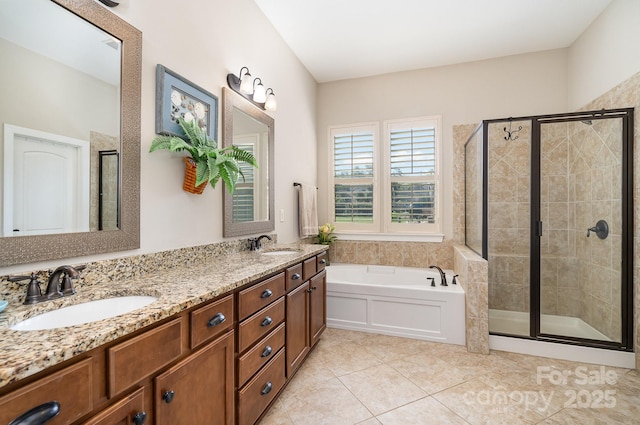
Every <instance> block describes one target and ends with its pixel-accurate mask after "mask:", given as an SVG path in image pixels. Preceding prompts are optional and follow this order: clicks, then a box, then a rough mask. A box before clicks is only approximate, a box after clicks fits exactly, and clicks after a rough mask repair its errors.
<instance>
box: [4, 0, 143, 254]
mask: <svg viewBox="0 0 640 425" xmlns="http://www.w3.org/2000/svg"><path fill="white" fill-rule="evenodd" d="M27 5H28V6H27ZM19 7H28V8H29V13H30V15H29V18H27V19H29V22H30V25H29V26H28V27H27V28H26V29H27V30H29V29H30V28H33V27H34V26H37V27H38V28H40V29H42V32H44V31H45V30H44V25H43V26H42V27H41V26H40V25H38V22H42V23H47V25H46V26H47V27H48V28H50V30H49V31H50V32H51V33H53V32H55V31H56V30H55V28H65V29H66V30H68V31H67V32H68V34H66V35H67V42H64V41H63V39H62V38H58V37H57V36H56V37H53V36H52V34H51V33H50V34H48V36H47V33H44V37H40V40H31V41H29V42H26V41H24V40H25V39H24V37H23V36H22V35H20V30H21V28H22V30H23V32H24V27H25V25H21V24H17V25H13V28H12V29H10V28H9V25H2V27H3V29H2V30H0V48H4V49H5V50H4V52H3V53H2V56H3V59H6V61H7V63H10V62H13V63H15V64H18V63H19V62H18V61H19V60H24V61H25V62H27V61H29V60H33V61H41V62H44V61H48V65H47V69H49V70H54V69H56V70H58V69H62V68H66V69H69V72H71V73H74V72H75V73H77V74H78V75H80V74H82V75H83V76H85V75H86V79H87V80H91V79H93V80H95V81H94V82H93V83H91V84H93V85H94V86H99V85H102V86H104V90H103V91H104V92H107V91H109V90H110V91H112V92H113V94H112V95H111V96H110V97H103V98H101V99H108V100H105V101H104V102H103V103H102V104H100V103H96V102H95V97H96V95H95V93H94V92H91V94H88V95H87V96H85V99H86V100H85V101H82V102H80V101H78V100H77V98H76V97H74V96H75V95H76V94H75V93H73V90H72V89H71V88H70V87H72V86H70V84H69V82H68V80H70V79H72V78H70V77H69V74H67V75H66V76H65V77H64V78H65V79H66V80H65V81H63V80H61V79H60V73H58V72H53V71H49V72H48V73H47V74H46V75H45V76H43V75H42V74H39V75H38V74H35V71H36V70H35V67H33V66H30V69H31V70H33V71H34V72H33V73H31V72H30V73H24V74H23V75H21V78H22V81H21V82H20V84H21V85H22V87H27V88H29V87H39V88H40V89H37V90H36V89H34V92H33V93H24V92H23V95H22V96H17V97H16V96H11V98H12V101H14V102H19V101H20V99H22V101H23V102H27V100H32V99H33V98H36V99H35V100H37V101H38V105H36V106H35V107H40V106H41V105H40V104H42V105H44V106H43V108H44V107H46V108H47V109H46V110H45V112H44V113H43V112H41V111H36V110H33V109H34V104H33V103H32V104H26V103H25V104H24V105H17V106H16V105H15V104H14V105H13V106H12V108H13V109H9V108H7V107H6V106H5V107H4V109H3V106H2V105H1V104H0V125H1V126H3V127H7V126H9V127H11V125H12V124H17V125H18V126H20V128H29V129H35V130H37V131H42V132H47V133H51V134H56V135H58V134H60V135H62V136H63V137H67V138H70V137H69V135H68V134H65V133H66V132H67V131H70V132H71V131H73V130H74V129H75V127H80V126H81V125H83V124H84V125H85V126H86V121H87V116H89V117H90V118H91V119H90V121H92V123H91V125H90V126H89V128H83V129H82V130H81V132H80V134H81V135H80V136H72V137H74V138H75V139H82V140H81V141H82V142H83V143H84V144H86V145H87V146H91V149H92V150H94V149H93V148H94V145H99V143H96V139H95V138H96V137H97V138H100V137H102V135H104V134H105V133H106V134H109V138H110V139H112V140H114V141H115V142H114V143H115V146H114V148H115V150H116V151H118V152H119V158H120V167H119V175H118V176H114V178H116V177H117V182H116V185H117V201H116V202H117V203H118V206H117V214H118V217H117V220H116V221H117V223H118V224H117V227H116V228H115V229H113V230H98V225H97V224H96V225H95V226H93V225H92V224H83V225H82V226H78V227H71V228H69V229H68V230H62V231H58V232H51V233H50V232H49V231H48V230H47V229H46V226H45V227H43V228H44V230H40V231H35V232H26V231H24V230H26V229H27V227H24V229H23V228H22V227H23V226H16V225H14V222H11V223H8V226H4V228H12V229H11V230H12V231H14V234H9V235H5V234H4V233H7V232H6V231H5V232H3V235H2V237H0V267H2V266H9V265H14V264H24V263H33V262H38V261H47V260H54V259H60V258H70V257H78V256H85V255H92V254H100V253H106V252H115V251H125V250H131V249H136V248H139V247H140V94H141V73H142V33H141V32H140V31H139V30H138V29H136V28H134V27H133V26H131V25H129V24H128V23H127V22H125V21H124V20H123V19H121V18H120V17H118V16H117V15H115V14H113V13H112V12H111V11H109V10H108V9H106V8H105V7H103V6H102V5H100V4H98V3H96V2H95V1H93V0H30V1H29V2H23V1H22V0H9V1H7V2H5V3H4V4H3V11H2V12H0V14H2V15H4V17H0V18H1V19H2V21H3V22H6V21H8V20H15V19H14V18H15V17H16V16H17V15H16V14H15V13H13V12H12V10H13V9H14V8H19ZM12 13H13V14H12ZM24 13H26V11H25V10H24V9H21V10H20V16H22V15H23V14H24ZM58 19H60V20H61V21H57V20H58ZM38 20H41V21H38ZM80 28H85V29H86V31H90V32H92V33H93V34H95V38H96V39H98V40H99V41H97V43H99V47H100V49H96V50H100V51H101V52H105V53H104V54H103V55H101V56H100V57H92V58H91V59H90V61H91V62H99V61H100V60H102V59H103V56H110V57H111V56H113V54H114V53H113V51H115V59H111V61H110V64H109V65H108V66H111V65H113V67H114V69H115V71H113V72H112V73H111V76H113V81H111V80H110V78H111V77H110V76H109V75H100V74H99V73H96V74H91V73H90V72H88V71H87V69H83V68H82V67H83V65H82V64H80V63H78V64H72V63H71V62H70V59H69V61H67V60H65V59H62V58H63V57H64V56H65V54H66V53H68V52H69V51H74V52H75V53H77V50H78V47H77V46H76V45H71V44H69V43H71V40H77V39H82V38H89V37H85V33H84V32H82V33H77V31H84V30H80ZM11 31H13V32H11ZM29 31H30V30H29ZM30 32H33V31H30ZM46 38H51V39H53V38H55V39H56V40H57V41H56V42H55V50H56V51H57V53H56V55H53V57H52V54H51V51H48V52H39V50H40V49H41V48H42V49H43V50H46V47H45V46H43V44H46ZM28 43H31V44H29V45H27V44H28ZM3 46H4V47H3ZM8 50H11V51H13V52H17V54H19V55H22V56H7V55H8ZM106 52H109V53H106ZM58 54H59V56H58ZM78 56H82V55H78ZM20 57H22V59H20ZM86 62H87V61H85V64H86ZM108 66H107V65H104V66H102V65H101V66H99V68H102V69H104V68H107V67H108ZM13 72H14V73H18V72H17V71H16V70H14V71H13ZM71 75H76V74H71ZM74 78H75V77H74ZM76 84H80V83H78V80H77V79H76ZM11 85H15V82H12V81H8V80H6V79H4V78H0V89H3V90H4V89H5V88H6V89H7V90H9V89H11ZM23 90H24V89H23ZM78 91H80V90H78ZM85 94H86V92H85ZM72 100H73V102H72ZM70 103H76V104H79V107H80V108H84V109H85V111H83V113H84V114H88V115H85V116H79V112H78V111H77V110H71V108H70V107H68V105H69V104H70ZM20 108H22V109H23V110H26V111H29V112H30V114H24V113H23V114H22V115H16V114H14V112H15V110H16V109H20ZM61 111H64V112H67V114H66V115H64V116H62V115H60V116H58V115H57V114H61V113H62V112H61ZM42 116H44V117H42ZM53 117H55V118H53ZM93 117H96V118H98V117H100V118H102V121H100V123H98V124H94V123H93V119H92V118H93ZM46 119H48V120H49V122H48V123H47V122H45V120H46ZM96 122H97V120H96ZM104 122H107V123H108V124H109V126H108V129H109V130H103V125H102V123H104ZM56 126H57V127H56ZM104 127H105V128H107V126H106V125H105V126H104ZM12 128H16V126H15V125H14V126H13V127H12ZM94 133H97V134H98V136H94ZM36 134H37V133H36ZM0 139H2V138H0ZM4 142H6V140H4V139H3V145H4ZM98 149H100V148H98ZM98 149H95V156H96V158H97V156H98ZM0 151H1V152H5V151H4V150H0ZM91 155H93V152H91ZM87 156H88V155H87ZM9 159H10V157H9V155H7V154H6V153H4V155H3V173H2V180H3V185H2V188H3V193H4V192H6V188H7V187H9V190H15V189H13V187H11V186H10V183H11V182H10V181H11V180H12V179H13V180H17V179H16V178H15V174H8V175H5V174H4V170H5V169H6V168H8V167H7V165H6V164H7V162H8V161H9ZM79 161H80V162H82V161H85V160H84V159H82V160H79ZM86 161H88V159H87V160H86ZM41 163H42V164H44V165H46V164H47V162H46V160H42V162H41ZM96 164H97V159H96ZM9 167H11V165H9ZM83 167H85V168H89V167H90V166H89V165H88V163H87V165H83ZM44 168H46V167H44ZM51 168H52V169H55V167H51ZM93 168H94V167H93V166H92V165H91V172H90V173H86V174H87V175H88V174H91V179H92V180H93V179H94V177H95V180H96V183H95V186H96V188H97V186H98V183H97V167H95V168H96V171H95V172H94V170H93ZM32 171H33V168H32ZM34 174H36V175H40V177H39V179H40V181H41V182H42V185H43V186H45V184H44V183H45V180H46V179H45V176H46V173H45V172H44V171H40V173H39V174H38V173H34ZM94 174H95V176H94ZM29 184H31V186H25V187H30V188H31V189H30V190H31V192H36V193H37V192H42V193H43V196H45V195H46V191H43V190H41V189H42V188H41V187H38V180H34V181H33V182H30V183H29ZM92 184H93V183H89V180H87V179H86V178H85V180H82V183H81V184H79V185H80V186H84V187H85V189H84V190H85V191H86V195H83V197H81V199H83V203H87V201H86V199H88V198H91V199H93V197H92V195H89V189H87V188H86V186H91V185H92ZM96 192H97V189H96ZM3 196H4V195H3ZM7 199H9V201H6V200H4V197H3V200H4V202H3V211H7V208H5V206H6V204H7V203H8V202H11V200H12V199H13V198H7ZM35 199H36V200H38V201H41V200H40V199H39V198H35ZM65 199H67V198H65ZM70 203H71V204H73V202H70ZM36 205H37V208H35V209H33V208H32V209H31V211H30V213H31V214H32V215H33V216H34V217H36V218H37V217H42V218H43V219H49V218H50V217H49V216H51V215H54V211H53V210H54V208H53V207H49V204H48V203H44V202H36ZM89 210H91V211H92V212H91V213H90V214H93V212H95V216H96V217H97V216H98V207H97V197H96V206H95V208H94V207H93V206H91V205H89V206H87V207H86V208H84V210H83V211H89ZM94 210H95V211H94ZM74 211H77V209H76V210H74ZM11 214H14V213H13V212H11V213H8V214H7V213H5V214H3V215H4V216H7V215H11ZM20 214H23V213H21V212H20V211H19V210H18V212H17V213H15V214H14V215H20ZM81 221H82V222H83V223H89V222H91V220H89V219H86V217H83V218H82V220H81ZM95 221H96V223H97V219H96V220H95ZM94 227H95V228H94Z"/></svg>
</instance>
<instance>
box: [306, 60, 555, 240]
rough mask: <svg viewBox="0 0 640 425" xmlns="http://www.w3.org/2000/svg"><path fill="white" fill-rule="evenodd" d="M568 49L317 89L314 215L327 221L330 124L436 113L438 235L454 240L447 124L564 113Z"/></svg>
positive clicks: (338, 83)
mask: <svg viewBox="0 0 640 425" xmlns="http://www.w3.org/2000/svg"><path fill="white" fill-rule="evenodd" d="M566 76H567V67H566V52H565V51H564V50H552V51H546V52H540V53H531V54H525V55H517V56H510V57H504V58H499V59H491V60H485V61H479V62H470V63H464V64H460V65H452V66H446V67H439V68H430V69H422V70H417V71H410V72H399V73H394V74H387V75H380V76H376V77H368V78H359V79H353V80H344V81H337V82H332V83H324V84H320V85H319V88H318V119H317V129H318V132H317V137H318V153H317V155H318V186H319V190H318V196H319V200H318V205H319V207H318V208H319V209H318V216H319V220H320V221H321V222H322V221H327V219H328V214H329V212H328V206H327V201H326V197H327V190H326V189H327V184H328V180H327V179H328V175H327V170H328V169H329V166H328V162H327V157H328V148H327V142H328V140H327V139H328V136H327V128H328V126H329V125H337V124H350V123H361V122H368V121H379V122H381V121H383V120H388V119H395V118H405V117H417V116H423V115H436V114H442V124H443V138H442V141H443V164H442V172H443V173H444V182H443V190H444V232H445V238H446V239H451V238H453V218H452V215H451V214H449V213H448V212H449V211H451V209H452V204H453V199H452V198H453V195H452V194H453V184H452V179H453V171H452V169H453V167H452V164H453V161H454V160H453V147H452V144H453V142H452V126H453V125H455V124H460V123H471V122H478V123H479V122H480V121H481V120H483V119H488V118H500V117H509V116H518V115H532V114H542V113H548V112H549V111H554V112H555V111H564V110H565V109H566V86H567V81H566Z"/></svg>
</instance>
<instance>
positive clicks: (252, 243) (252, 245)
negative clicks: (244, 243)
mask: <svg viewBox="0 0 640 425" xmlns="http://www.w3.org/2000/svg"><path fill="white" fill-rule="evenodd" d="M264 238H267V239H269V240H272V239H271V236H269V235H260V236H258V237H257V238H251V239H249V249H250V250H251V251H257V250H259V249H262V242H261V240H262V239H264Z"/></svg>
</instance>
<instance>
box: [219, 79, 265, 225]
mask: <svg viewBox="0 0 640 425" xmlns="http://www.w3.org/2000/svg"><path fill="white" fill-rule="evenodd" d="M222 103H223V111H222V120H223V122H224V126H223V129H222V136H223V144H224V146H225V147H226V146H231V145H236V146H240V147H242V149H246V150H249V151H250V152H251V153H253V155H254V156H255V157H256V160H257V161H258V168H257V169H255V168H251V167H250V166H247V167H242V172H243V173H244V176H245V178H244V181H243V179H242V177H241V178H240V180H239V181H238V184H237V185H236V190H235V192H234V194H233V195H230V194H229V193H228V192H227V191H226V190H224V191H223V195H222V196H223V203H224V236H225V237H231V236H242V235H251V234H256V233H268V232H271V231H273V229H274V228H275V226H274V195H273V146H274V120H273V118H271V117H270V116H269V115H267V114H266V113H264V112H263V111H262V110H260V109H259V108H258V107H257V106H255V105H253V104H252V103H251V102H249V101H248V100H246V99H245V98H243V97H242V96H240V95H238V94H236V93H234V92H233V91H232V90H229V89H227V88H223V89H222Z"/></svg>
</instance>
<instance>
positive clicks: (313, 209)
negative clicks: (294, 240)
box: [298, 184, 318, 238]
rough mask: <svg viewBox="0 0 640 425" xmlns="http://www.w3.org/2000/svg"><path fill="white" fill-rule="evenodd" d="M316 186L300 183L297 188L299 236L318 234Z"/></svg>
mask: <svg viewBox="0 0 640 425" xmlns="http://www.w3.org/2000/svg"><path fill="white" fill-rule="evenodd" d="M316 191H317V189H316V187H315V186H309V185H307V184H301V185H300V189H299V190H298V224H299V232H300V237H301V238H304V237H306V236H313V235H317V234H318V207H317V200H316V199H317V194H316Z"/></svg>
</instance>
